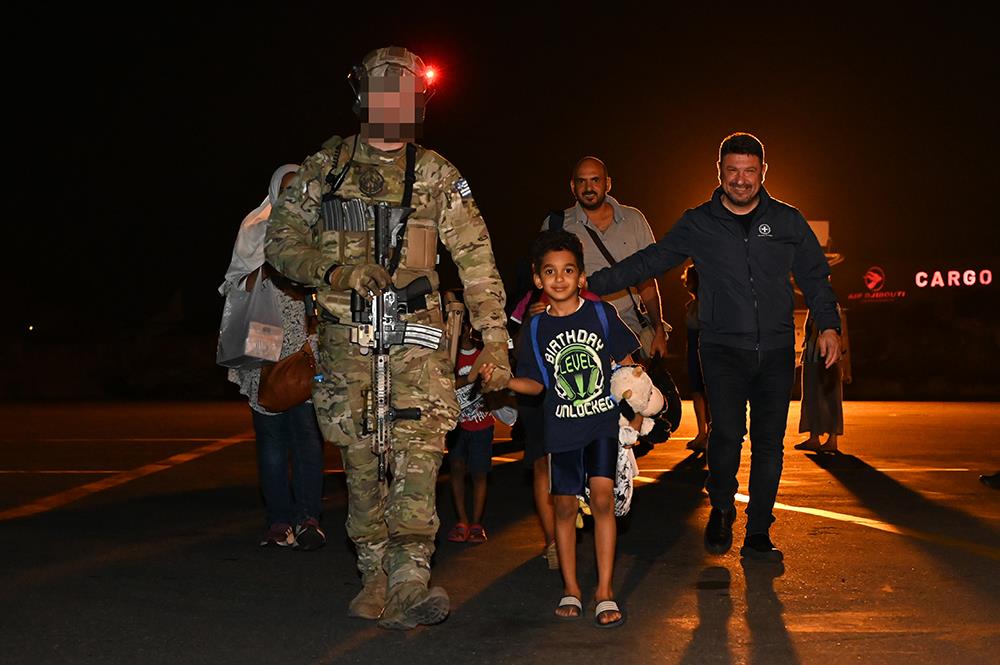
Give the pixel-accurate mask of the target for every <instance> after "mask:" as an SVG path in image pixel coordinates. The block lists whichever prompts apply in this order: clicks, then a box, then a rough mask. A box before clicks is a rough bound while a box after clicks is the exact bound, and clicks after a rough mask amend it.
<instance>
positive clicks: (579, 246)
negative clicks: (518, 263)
mask: <svg viewBox="0 0 1000 665" xmlns="http://www.w3.org/2000/svg"><path fill="white" fill-rule="evenodd" d="M563 250H565V251H567V252H572V253H573V258H575V259H576V267H577V268H579V269H580V272H583V243H582V242H580V239H579V238H577V237H576V236H575V235H573V234H572V233H570V232H569V231H566V230H565V229H559V230H558V231H542V232H541V233H539V234H538V237H536V238H535V240H534V241H533V242H532V243H531V270H532V272H534V273H535V274H536V275H540V274H541V272H540V271H541V269H542V260H543V259H544V258H545V255H546V254H548V253H549V252H559V251H563Z"/></svg>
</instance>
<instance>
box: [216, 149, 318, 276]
mask: <svg viewBox="0 0 1000 665" xmlns="http://www.w3.org/2000/svg"><path fill="white" fill-rule="evenodd" d="M298 170H299V167H298V164H282V165H281V166H279V167H278V168H277V169H276V170H275V171H274V174H273V175H271V184H270V186H269V187H268V195H267V198H266V199H264V200H263V201H262V202H261V204H260V205H259V206H257V207H256V208H254V209H253V210H252V211H250V213H249V214H248V215H247V216H246V217H244V218H243V223H242V224H240V230H239V232H238V233H237V234H236V245H235V246H234V247H233V258H232V261H230V262H229V268H228V269H227V270H226V281H224V282H223V283H222V284H221V285H220V286H219V293H221V294H222V295H226V294H227V293H229V289H231V288H232V287H234V286H238V285H239V283H240V282H242V281H243V280H244V279H246V276H247V275H249V274H250V273H252V272H253V271H254V270H256V269H257V268H259V267H261V266H262V265H264V238H265V237H266V235H267V220H268V218H270V216H271V206H272V205H274V204H275V203H277V202H278V195H279V194H280V193H281V180H282V178H284V177H285V176H286V175H288V174H289V173H295V172H296V171H298Z"/></svg>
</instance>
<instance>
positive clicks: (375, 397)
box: [351, 203, 443, 481]
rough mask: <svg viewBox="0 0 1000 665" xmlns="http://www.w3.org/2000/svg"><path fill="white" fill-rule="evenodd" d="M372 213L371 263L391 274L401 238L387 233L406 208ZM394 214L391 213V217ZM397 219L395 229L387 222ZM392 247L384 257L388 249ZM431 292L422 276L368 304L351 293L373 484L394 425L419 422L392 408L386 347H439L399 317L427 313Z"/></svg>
mask: <svg viewBox="0 0 1000 665" xmlns="http://www.w3.org/2000/svg"><path fill="white" fill-rule="evenodd" d="M373 207H374V213H375V260H376V261H377V262H378V263H379V265H381V266H382V267H383V268H386V270H388V271H389V273H390V274H391V273H392V272H393V269H394V268H395V267H396V266H395V265H393V264H395V263H397V262H398V255H399V252H400V247H399V246H398V245H399V244H400V240H401V236H402V233H401V232H398V233H397V237H396V242H395V243H393V242H392V238H391V235H392V231H393V230H398V229H400V228H401V226H400V224H402V225H403V226H405V223H406V217H407V216H408V215H409V214H410V213H411V212H412V211H413V209H412V208H406V209H403V212H402V215H401V216H400V215H399V214H398V213H399V210H400V209H399V208H396V209H395V210H394V209H393V208H392V207H391V206H389V205H388V204H386V203H378V204H376V205H375V206H373ZM394 212H395V213H396V214H395V215H394ZM394 216H395V217H397V218H398V222H397V224H395V228H393V226H392V222H393V217H394ZM392 244H395V245H397V246H396V248H395V254H394V255H393V256H391V257H390V249H391V245H392ZM432 290H433V288H432V286H431V282H430V280H429V279H427V277H426V276H424V277H419V278H417V279H415V280H413V281H412V282H410V283H409V284H407V285H406V286H404V287H403V288H400V289H397V288H395V287H394V286H392V285H391V284H390V285H389V286H388V287H387V288H386V289H385V290H384V291H383V292H382V293H381V294H380V295H377V296H373V297H372V298H371V299H370V300H369V299H366V298H364V297H362V296H361V295H359V294H358V293H357V292H355V291H352V292H351V321H352V322H353V323H354V327H353V328H352V329H351V342H353V343H355V344H358V345H360V346H361V353H362V355H368V354H369V353H371V354H372V385H371V388H370V389H369V390H367V391H365V392H364V393H363V397H364V412H363V413H362V421H361V432H362V434H364V435H366V436H367V435H369V434H370V435H372V453H373V454H375V455H376V456H377V457H378V479H379V480H380V481H382V480H385V469H386V454H387V453H388V452H389V449H390V448H391V445H390V441H389V435H390V428H391V425H392V422H393V421H394V420H419V419H420V409H419V408H416V407H414V408H409V409H397V408H395V407H394V406H393V405H392V373H391V371H390V367H389V347H391V346H394V345H396V344H414V345H417V346H423V347H426V348H428V349H437V348H438V347H439V346H440V345H441V338H442V335H443V333H442V332H441V331H440V330H438V329H437V328H435V327H433V326H425V325H422V324H419V323H407V322H406V321H403V320H402V319H401V318H400V315H402V314H407V313H410V312H415V311H418V310H421V309H426V308H427V298H426V296H427V294H429V293H430V292H431V291H432Z"/></svg>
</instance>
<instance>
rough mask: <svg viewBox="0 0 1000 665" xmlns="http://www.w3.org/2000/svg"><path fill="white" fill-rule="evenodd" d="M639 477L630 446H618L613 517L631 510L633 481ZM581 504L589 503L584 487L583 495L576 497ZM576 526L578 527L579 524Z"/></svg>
mask: <svg viewBox="0 0 1000 665" xmlns="http://www.w3.org/2000/svg"><path fill="white" fill-rule="evenodd" d="M638 475H639V464H638V463H637V462H636V461H635V453H634V452H632V446H623V445H620V444H619V446H618V464H617V468H616V469H615V489H614V495H615V517H624V516H625V515H628V511H629V510H631V508H632V490H633V486H634V481H633V480H632V479H633V478H635V477H636V476H638ZM578 498H579V499H580V501H581V502H583V503H589V502H590V487H585V488H584V490H583V495H582V496H579V497H578ZM577 526H580V525H579V524H578V525H577Z"/></svg>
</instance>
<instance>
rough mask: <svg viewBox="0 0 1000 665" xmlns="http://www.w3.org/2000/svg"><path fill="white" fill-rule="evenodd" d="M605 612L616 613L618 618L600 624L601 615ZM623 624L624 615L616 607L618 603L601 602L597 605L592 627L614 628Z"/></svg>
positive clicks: (611, 601)
mask: <svg viewBox="0 0 1000 665" xmlns="http://www.w3.org/2000/svg"><path fill="white" fill-rule="evenodd" d="M605 612H618V614H619V617H618V619H617V620H616V621H609V622H607V623H601V620H600V619H601V615H602V614H604V613H605ZM623 623H625V613H624V612H622V611H621V609H619V607H618V603H616V602H615V601H613V600H602V601H601V602H599V603H597V609H595V610H594V625H595V626H597V627H598V628H614V627H615V626H620V625H622V624H623Z"/></svg>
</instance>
